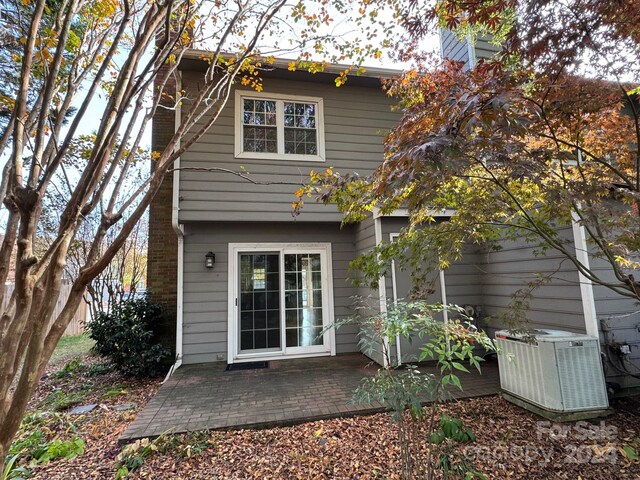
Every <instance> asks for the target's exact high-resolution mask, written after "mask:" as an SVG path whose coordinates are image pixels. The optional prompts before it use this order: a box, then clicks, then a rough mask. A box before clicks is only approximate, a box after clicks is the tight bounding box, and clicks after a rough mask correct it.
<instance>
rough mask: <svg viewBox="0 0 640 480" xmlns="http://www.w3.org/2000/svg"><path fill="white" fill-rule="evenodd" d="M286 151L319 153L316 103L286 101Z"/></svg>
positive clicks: (288, 152) (303, 153)
mask: <svg viewBox="0 0 640 480" xmlns="http://www.w3.org/2000/svg"><path fill="white" fill-rule="evenodd" d="M284 153H286V154H299V155H317V153H318V147H317V135H316V105H315V103H293V102H284Z"/></svg>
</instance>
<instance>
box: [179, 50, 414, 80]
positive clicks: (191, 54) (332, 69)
mask: <svg viewBox="0 0 640 480" xmlns="http://www.w3.org/2000/svg"><path fill="white" fill-rule="evenodd" d="M212 53H213V52H211V51H209V50H201V49H196V48H190V49H188V50H186V51H185V53H184V55H183V60H192V61H193V60H198V61H202V62H203V63H204V61H203V60H202V56H205V55H210V54H212ZM259 58H260V59H262V60H264V61H266V59H267V57H259ZM295 61H296V59H295V58H281V57H275V60H274V61H273V63H269V65H268V67H271V68H274V69H281V70H287V71H289V64H290V63H291V62H295ZM351 67H353V65H347V64H342V63H331V64H329V65H327V66H325V67H324V69H323V70H322V71H321V72H318V73H330V74H340V73H341V72H343V71H345V70H346V69H348V68H351ZM362 68H364V69H365V71H364V72H363V73H360V74H359V75H358V74H356V73H350V74H348V75H347V76H348V77H366V78H376V79H391V78H394V77H397V76H399V75H401V74H402V72H403V71H402V70H400V69H395V68H381V67H368V66H366V65H363V66H362ZM297 71H306V70H304V69H302V68H300V69H297Z"/></svg>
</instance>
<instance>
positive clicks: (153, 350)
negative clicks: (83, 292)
mask: <svg viewBox="0 0 640 480" xmlns="http://www.w3.org/2000/svg"><path fill="white" fill-rule="evenodd" d="M168 315H169V312H168V311H167V310H166V309H165V308H164V307H163V306H162V305H160V304H157V303H153V302H151V301H150V300H149V299H148V298H146V297H145V298H138V299H131V300H125V301H124V302H122V303H120V304H118V305H116V306H115V307H114V308H113V309H112V311H111V312H109V313H99V314H98V315H97V316H96V318H95V319H94V320H93V321H92V322H90V323H89V324H88V326H89V331H90V336H91V338H92V339H93V340H95V342H96V345H95V347H94V348H95V350H96V352H97V353H98V354H100V355H103V356H105V357H107V358H108V359H109V360H110V361H111V363H112V364H113V365H114V367H115V368H116V369H117V370H119V371H121V372H122V373H124V374H126V375H134V376H143V377H144V376H146V377H156V376H159V375H161V374H162V373H164V370H165V368H166V360H167V359H168V357H169V355H170V353H171V351H170V350H169V349H168V348H167V347H165V346H163V345H161V344H160V342H159V332H158V330H159V328H161V326H162V325H164V324H165V322H166V320H167V317H168Z"/></svg>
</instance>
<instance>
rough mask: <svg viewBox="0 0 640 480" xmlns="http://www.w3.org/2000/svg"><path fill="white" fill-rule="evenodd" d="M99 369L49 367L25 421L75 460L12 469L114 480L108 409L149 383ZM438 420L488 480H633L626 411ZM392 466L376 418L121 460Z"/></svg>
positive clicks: (207, 472)
mask: <svg viewBox="0 0 640 480" xmlns="http://www.w3.org/2000/svg"><path fill="white" fill-rule="evenodd" d="M101 361H102V360H101V359H99V358H92V357H83V358H82V359H81V363H80V362H75V364H72V365H71V366H70V367H67V368H66V370H67V371H64V370H62V371H61V370H60V368H61V366H60V365H54V366H52V367H51V369H50V370H51V371H50V372H49V375H48V376H47V377H46V378H45V379H43V381H42V382H41V385H40V387H39V389H38V391H37V392H36V394H35V395H34V398H33V399H32V410H33V411H37V412H43V411H44V412H51V410H54V409H57V410H58V411H57V413H47V414H42V413H39V414H37V415H35V416H34V417H35V418H37V422H35V423H34V426H33V427H32V428H40V429H42V430H43V432H44V433H45V435H44V436H45V438H46V439H47V440H51V439H54V438H60V439H63V440H64V439H67V438H71V437H72V436H74V435H75V436H77V437H79V438H82V439H83V440H84V453H82V454H81V455H79V456H78V457H76V458H73V459H56V460H53V461H51V462H49V463H47V464H44V465H33V466H29V465H27V463H28V456H25V457H24V458H23V460H22V464H23V465H26V466H27V467H28V469H29V470H30V472H31V474H32V475H33V477H32V478H36V479H47V480H63V479H64V480H71V479H112V478H115V475H116V471H117V469H118V465H117V462H116V457H117V456H118V454H119V453H120V451H121V448H120V446H119V445H118V443H117V440H118V436H119V435H120V434H121V433H122V431H123V430H124V429H125V427H126V426H127V424H128V423H129V422H131V421H132V420H133V418H134V417H135V415H136V411H137V410H135V409H134V410H128V411H116V410H114V406H116V405H121V404H125V403H128V404H135V405H137V408H138V409H141V408H142V407H143V406H144V405H145V404H146V402H147V401H148V400H149V398H151V396H152V395H153V394H154V392H155V391H156V389H157V388H158V386H159V380H135V379H130V378H124V377H122V376H120V375H119V374H117V373H115V372H110V371H106V368H105V366H104V365H103V364H101V363H100V362H101ZM78 363H79V365H78ZM74 365H75V366H74ZM56 372H58V373H56ZM60 392H62V393H60ZM89 403H97V404H99V407H98V408H96V409H95V410H94V411H92V412H91V413H88V414H86V415H79V416H71V415H69V414H68V413H67V412H68V409H69V408H72V406H73V405H75V404H83V405H84V404H89ZM626 403H627V404H628V403H629V401H626ZM444 411H445V412H446V413H447V414H448V415H450V416H453V417H458V418H461V419H462V420H464V423H465V425H466V426H468V427H471V428H472V429H473V431H474V432H475V434H476V435H477V441H476V442H474V443H471V444H467V445H463V446H461V447H460V448H459V449H458V450H459V452H461V453H464V454H465V455H466V456H467V457H468V458H470V459H472V460H473V461H474V465H475V467H476V468H477V469H478V470H479V471H481V472H484V473H485V474H486V475H487V476H488V477H489V478H520V479H577V478H582V479H612V478H616V479H626V478H628V479H632V478H633V479H636V478H640V462H639V461H638V460H631V458H633V457H634V454H635V453H636V452H637V451H638V450H640V444H639V443H637V442H638V438H639V437H640V417H638V416H636V415H635V414H633V413H629V411H628V409H627V410H624V411H620V412H618V413H616V414H615V415H614V416H612V417H609V418H608V419H606V420H604V423H600V422H595V423H579V424H575V423H574V424H566V425H564V426H558V425H553V424H551V423H550V422H544V421H543V419H540V418H538V417H536V416H534V415H532V414H530V413H528V412H526V411H525V410H522V409H520V408H518V407H516V406H514V405H511V404H509V403H508V402H506V401H504V400H502V399H501V398H500V397H485V398H478V399H473V400H466V401H461V402H456V403H452V404H448V405H446V406H445V407H444ZM25 433H28V432H25ZM399 458H400V448H399V444H398V441H397V434H396V432H395V430H394V428H393V426H392V425H390V424H389V419H388V416H387V415H386V414H378V415H372V416H367V417H355V418H346V419H335V420H325V421H318V422H310V423H306V424H302V425H296V426H292V427H282V428H273V429H268V430H257V431H256V430H240V431H226V432H206V433H200V434H192V435H176V436H170V437H166V438H163V439H161V441H158V442H156V443H153V444H149V445H147V444H146V443H145V444H144V445H140V444H139V445H136V446H135V447H134V448H132V449H130V454H129V456H128V459H129V460H130V461H133V463H134V464H139V463H142V466H141V467H140V468H139V469H137V470H135V471H134V472H132V473H130V474H129V477H128V478H137V479H147V478H148V479H245V478H260V479H262V478H272V479H289V478H291V479H298V478H301V479H369V478H370V479H395V478H399V476H398V472H399Z"/></svg>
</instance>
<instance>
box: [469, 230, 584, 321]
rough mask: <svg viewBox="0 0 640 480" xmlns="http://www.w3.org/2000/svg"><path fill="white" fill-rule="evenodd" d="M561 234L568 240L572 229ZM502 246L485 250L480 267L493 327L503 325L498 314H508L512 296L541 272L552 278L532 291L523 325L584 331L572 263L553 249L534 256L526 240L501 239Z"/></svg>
mask: <svg viewBox="0 0 640 480" xmlns="http://www.w3.org/2000/svg"><path fill="white" fill-rule="evenodd" d="M562 235H563V236H564V237H565V238H566V239H570V238H571V235H572V232H571V230H570V229H565V230H563V231H562ZM502 247H503V248H502V250H499V251H496V252H489V253H486V254H485V258H484V266H483V268H484V270H485V275H484V281H483V290H482V307H483V309H484V313H486V314H487V315H489V316H491V317H492V321H491V323H490V325H491V327H492V330H493V329H499V328H503V327H504V326H505V324H504V323H502V322H501V321H500V316H501V315H503V314H505V313H508V311H509V308H510V305H511V303H512V300H513V297H512V296H513V295H514V294H515V293H516V291H518V290H519V289H523V288H527V284H528V283H529V282H532V281H535V280H536V278H537V275H536V274H538V273H541V274H543V275H547V274H552V278H551V280H550V282H549V283H546V284H544V285H543V286H541V287H538V288H537V289H535V290H534V291H533V292H532V295H531V299H530V304H529V306H530V308H529V309H528V311H527V312H526V318H527V321H528V322H527V324H526V325H524V326H525V327H529V328H551V329H559V330H568V331H573V332H578V333H584V331H585V324H584V313H583V307H582V296H581V293H580V284H579V282H578V273H577V271H576V270H575V268H574V266H573V264H572V263H571V262H569V261H567V260H566V259H565V258H564V257H563V256H562V255H561V254H559V253H556V252H555V251H549V252H547V253H546V255H539V254H538V255H536V251H537V250H539V248H537V247H536V246H533V245H531V244H528V243H526V242H525V241H503V242H502ZM570 248H571V247H570Z"/></svg>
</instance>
